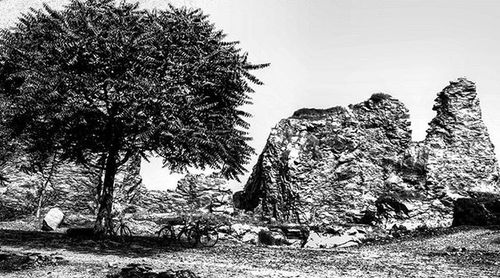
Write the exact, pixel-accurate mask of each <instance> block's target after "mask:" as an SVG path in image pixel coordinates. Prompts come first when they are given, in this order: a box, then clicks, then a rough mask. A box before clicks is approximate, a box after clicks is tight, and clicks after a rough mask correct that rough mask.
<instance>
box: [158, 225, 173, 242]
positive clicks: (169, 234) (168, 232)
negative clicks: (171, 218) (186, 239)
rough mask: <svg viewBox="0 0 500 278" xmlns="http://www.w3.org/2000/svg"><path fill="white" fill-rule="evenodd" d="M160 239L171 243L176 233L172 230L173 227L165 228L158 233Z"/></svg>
mask: <svg viewBox="0 0 500 278" xmlns="http://www.w3.org/2000/svg"><path fill="white" fill-rule="evenodd" d="M158 238H159V239H160V240H162V241H166V242H170V241H173V240H174V238H175V234H174V231H173V230H172V226H164V227H163V228H161V229H160V231H159V232H158Z"/></svg>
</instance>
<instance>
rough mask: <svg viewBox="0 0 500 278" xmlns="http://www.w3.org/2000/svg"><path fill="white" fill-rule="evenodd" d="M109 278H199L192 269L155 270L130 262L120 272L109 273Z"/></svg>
mask: <svg viewBox="0 0 500 278" xmlns="http://www.w3.org/2000/svg"><path fill="white" fill-rule="evenodd" d="M106 277H107V278H198V276H197V275H196V274H195V273H194V272H192V271H191V270H187V269H183V270H177V271H174V270H171V269H170V270H167V271H161V272H158V271H153V268H152V267H150V266H149V265H144V264H129V265H128V266H127V267H125V268H123V269H121V271H120V272H119V273H115V274H108V275H107V276H106Z"/></svg>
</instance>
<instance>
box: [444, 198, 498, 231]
mask: <svg viewBox="0 0 500 278" xmlns="http://www.w3.org/2000/svg"><path fill="white" fill-rule="evenodd" d="M461 225H471V226H489V225H500V195H498V194H488V193H475V194H474V196H473V197H471V198H461V199H457V200H456V201H455V206H454V210H453V226H461Z"/></svg>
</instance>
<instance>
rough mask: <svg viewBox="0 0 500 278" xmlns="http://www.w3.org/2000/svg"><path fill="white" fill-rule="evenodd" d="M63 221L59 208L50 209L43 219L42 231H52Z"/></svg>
mask: <svg viewBox="0 0 500 278" xmlns="http://www.w3.org/2000/svg"><path fill="white" fill-rule="evenodd" d="M63 219H64V213H63V212H62V210H61V209H59V208H51V209H50V210H49V211H48V212H47V214H46V215H45V217H44V218H43V224H42V230H44V231H54V230H55V229H57V228H59V225H61V223H62V221H63Z"/></svg>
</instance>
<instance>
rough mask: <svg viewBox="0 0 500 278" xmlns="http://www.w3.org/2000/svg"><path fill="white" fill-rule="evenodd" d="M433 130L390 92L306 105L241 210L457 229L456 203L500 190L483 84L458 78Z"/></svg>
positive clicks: (238, 203)
mask: <svg viewBox="0 0 500 278" xmlns="http://www.w3.org/2000/svg"><path fill="white" fill-rule="evenodd" d="M433 110H435V111H436V113H437V114H436V116H435V117H434V119H433V120H432V121H431V122H430V123H429V129H428V130H427V136H426V138H425V140H423V141H421V142H412V140H411V129H410V120H409V113H408V109H407V108H406V107H405V106H404V104H403V103H401V102H400V101H398V100H396V99H394V98H392V97H391V96H389V95H387V94H380V93H379V94H374V95H372V96H371V98H370V99H368V100H367V101H364V102H362V103H359V104H355V105H349V107H347V108H344V107H333V108H330V109H324V110H321V109H300V110H298V111H296V112H295V113H294V114H293V115H292V116H291V117H290V118H287V119H283V120H281V121H280V122H279V123H278V125H277V126H276V127H275V128H273V129H272V130H271V134H270V135H269V138H268V140H267V144H266V146H265V147H264V150H263V152H262V153H261V154H260V157H259V159H258V162H257V164H256V165H255V166H254V168H253V172H252V174H251V176H250V178H249V180H248V182H247V183H246V185H245V188H244V190H243V191H240V192H237V193H235V195H234V197H233V198H234V204H235V207H236V208H239V209H243V210H246V211H254V212H255V213H258V214H260V215H261V216H263V217H264V218H267V219H272V220H277V221H284V222H295V223H302V224H309V225H319V226H330V225H351V224H354V225H355V224H372V225H376V226H379V227H382V228H386V229H390V228H391V227H394V225H397V226H400V225H403V226H404V227H405V228H408V229H414V228H417V227H420V226H425V227H447V226H450V225H451V224H452V220H453V203H454V200H456V199H457V198H461V197H468V196H470V195H471V194H473V192H491V193H498V192H499V191H500V187H499V185H498V174H499V173H498V163H497V160H496V157H495V153H494V147H493V144H492V143H491V140H490V138H489V135H488V131H487V128H486V126H485V124H484V123H483V121H482V118H481V109H480V106H479V99H478V97H477V94H476V86H475V84H474V83H473V82H471V81H468V80H466V79H463V78H461V79H458V81H454V82H450V85H449V86H447V87H446V88H444V89H443V91H441V92H440V93H438V96H437V98H436V100H435V105H434V107H433Z"/></svg>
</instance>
